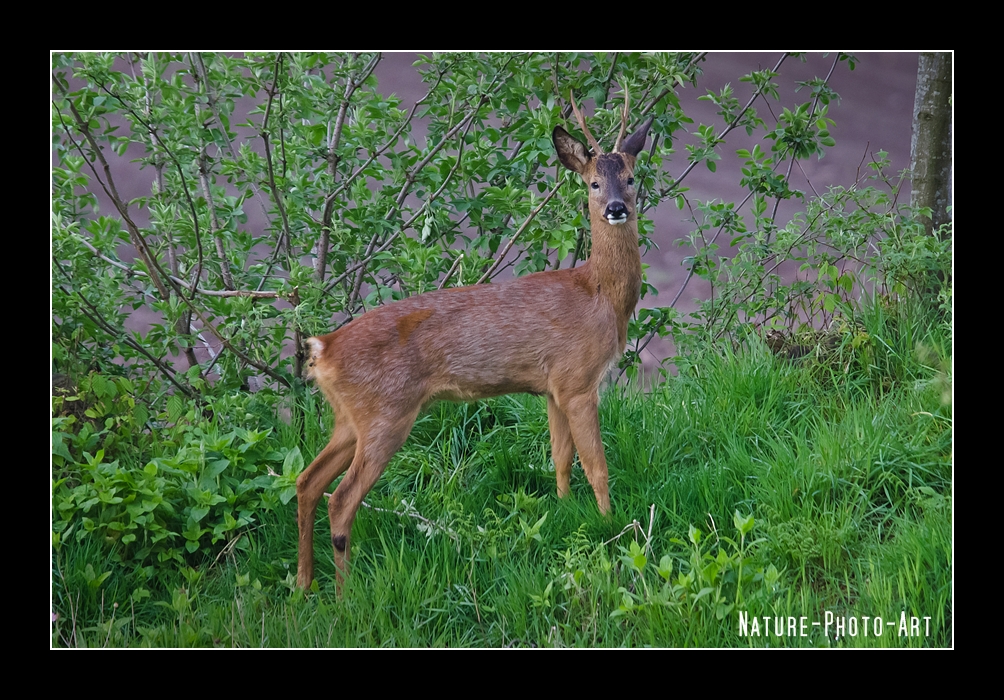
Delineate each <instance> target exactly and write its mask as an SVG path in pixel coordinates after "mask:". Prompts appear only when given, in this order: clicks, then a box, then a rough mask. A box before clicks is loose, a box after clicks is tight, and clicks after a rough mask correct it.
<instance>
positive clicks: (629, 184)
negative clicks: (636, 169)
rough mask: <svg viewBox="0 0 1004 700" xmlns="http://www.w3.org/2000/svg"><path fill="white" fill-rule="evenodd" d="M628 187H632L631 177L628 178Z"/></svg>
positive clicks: (632, 179)
mask: <svg viewBox="0 0 1004 700" xmlns="http://www.w3.org/2000/svg"><path fill="white" fill-rule="evenodd" d="M628 187H634V178H633V177H629V178H628Z"/></svg>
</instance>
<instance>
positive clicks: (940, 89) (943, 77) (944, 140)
mask: <svg viewBox="0 0 1004 700" xmlns="http://www.w3.org/2000/svg"><path fill="white" fill-rule="evenodd" d="M951 96H952V54H950V53H922V54H920V60H919V62H918V66H917V93H916V98H915V101H914V106H913V138H912V140H911V143H910V164H911V167H912V169H913V185H912V190H911V192H910V202H911V204H913V206H915V207H930V208H931V217H932V218H931V220H929V221H925V224H926V225H927V230H928V233H930V232H931V231H932V230H935V229H937V228H938V227H939V226H941V225H942V224H945V223H948V222H949V221H950V220H951V217H950V216H949V213H948V206H949V205H950V204H951V201H952V200H951V195H952V192H951V184H952V106H951V102H950V99H951Z"/></svg>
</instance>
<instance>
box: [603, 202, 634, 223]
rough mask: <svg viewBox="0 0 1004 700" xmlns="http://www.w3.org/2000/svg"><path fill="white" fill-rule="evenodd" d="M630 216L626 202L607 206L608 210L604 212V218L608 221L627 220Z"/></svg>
mask: <svg viewBox="0 0 1004 700" xmlns="http://www.w3.org/2000/svg"><path fill="white" fill-rule="evenodd" d="M627 215H628V210H627V207H626V206H624V202H617V201H614V202H610V203H609V204H607V209H606V211H605V212H604V216H606V217H607V218H608V219H626V218H627Z"/></svg>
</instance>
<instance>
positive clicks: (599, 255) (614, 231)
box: [587, 214, 641, 348]
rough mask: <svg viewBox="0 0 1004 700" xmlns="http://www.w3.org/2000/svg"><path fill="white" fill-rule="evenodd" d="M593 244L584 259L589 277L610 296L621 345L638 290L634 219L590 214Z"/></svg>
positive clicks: (639, 267) (602, 291) (638, 264)
mask: <svg viewBox="0 0 1004 700" xmlns="http://www.w3.org/2000/svg"><path fill="white" fill-rule="evenodd" d="M592 238H593V247H592V252H591V253H590V255H589V261H588V263H587V267H588V271H589V276H590V278H591V279H590V281H591V282H593V283H594V284H595V285H596V289H597V290H598V292H599V293H600V294H601V295H603V296H604V297H606V298H607V299H609V300H610V303H611V304H612V305H613V307H614V311H615V312H616V314H617V336H618V338H619V340H620V345H621V347H622V348H623V347H624V345H625V343H626V342H627V324H628V319H629V318H630V317H631V314H632V313H634V307H635V306H636V305H637V304H638V294H639V293H640V292H641V253H640V252H639V251H638V220H637V219H636V218H635V216H634V215H633V214H632V216H631V218H630V219H628V220H627V221H626V222H624V223H623V224H621V225H620V226H612V225H611V224H609V223H607V221H606V220H605V219H604V218H602V217H596V216H594V217H593V218H592Z"/></svg>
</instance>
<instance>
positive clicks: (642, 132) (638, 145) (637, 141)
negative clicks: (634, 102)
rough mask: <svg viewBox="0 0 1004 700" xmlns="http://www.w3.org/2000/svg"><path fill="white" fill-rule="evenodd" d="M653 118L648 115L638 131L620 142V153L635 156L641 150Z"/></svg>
mask: <svg viewBox="0 0 1004 700" xmlns="http://www.w3.org/2000/svg"><path fill="white" fill-rule="evenodd" d="M654 118H655V117H649V118H648V121H647V122H645V123H644V124H642V125H641V126H640V127H639V128H638V131H636V132H634V133H633V134H631V135H630V136H629V137H627V138H626V139H624V143H622V144H621V153H627V154H628V155H630V156H637V155H638V154H639V153H641V150H642V149H643V148H645V141H646V139H648V130H649V129H650V128H651V127H652V120H653V119H654ZM562 162H564V161H562Z"/></svg>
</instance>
